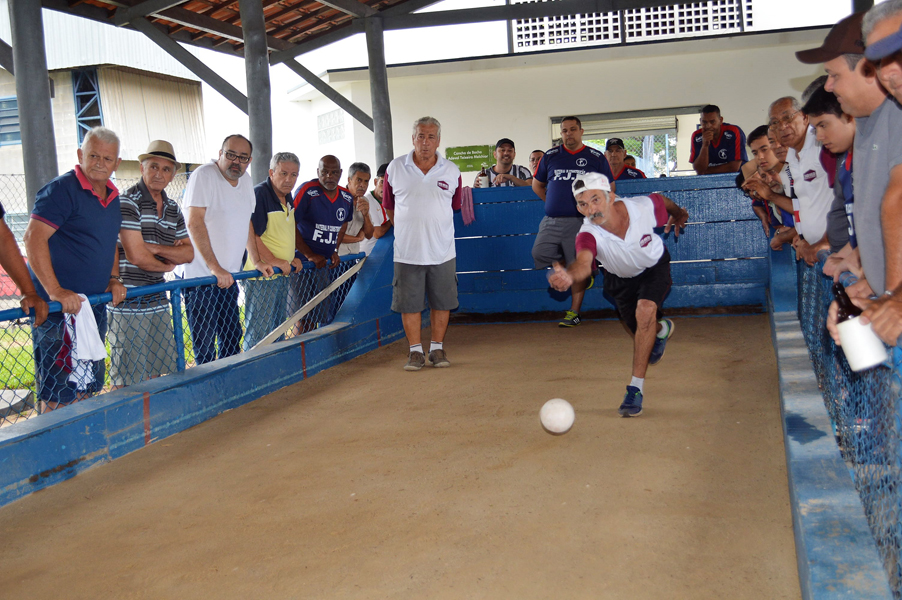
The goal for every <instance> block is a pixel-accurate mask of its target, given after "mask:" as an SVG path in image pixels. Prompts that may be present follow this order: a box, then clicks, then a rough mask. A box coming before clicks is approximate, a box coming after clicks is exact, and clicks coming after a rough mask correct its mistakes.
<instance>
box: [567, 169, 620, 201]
mask: <svg viewBox="0 0 902 600" xmlns="http://www.w3.org/2000/svg"><path fill="white" fill-rule="evenodd" d="M587 190H602V191H605V192H610V191H611V184H610V182H609V181H608V178H607V177H605V176H604V175H602V174H601V173H583V174H582V175H580V176H579V177H577V178H576V180H575V181H574V182H573V197H574V198H575V197H576V196H578V195H579V194H581V193H583V192H585V191H587Z"/></svg>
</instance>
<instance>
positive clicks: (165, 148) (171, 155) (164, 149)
mask: <svg viewBox="0 0 902 600" xmlns="http://www.w3.org/2000/svg"><path fill="white" fill-rule="evenodd" d="M148 158H165V159H166V160H171V161H172V162H173V163H175V170H176V171H178V170H179V169H181V168H182V163H180V162H179V161H177V160H175V150H174V149H173V148H172V144H170V143H169V142H167V141H165V140H154V141H152V142H151V143H150V145H148V146H147V152H145V153H144V154H139V155H138V162H144V161H145V160H147V159H148Z"/></svg>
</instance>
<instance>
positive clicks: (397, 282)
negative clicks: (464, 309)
mask: <svg viewBox="0 0 902 600" xmlns="http://www.w3.org/2000/svg"><path fill="white" fill-rule="evenodd" d="M391 285H392V299H391V309H392V310H393V311H395V312H399V313H402V314H403V313H418V312H422V311H424V310H425V309H426V297H427V296H428V297H429V308H431V309H432V310H454V309H455V308H457V307H458V306H459V304H458V302H457V259H456V258H452V259H451V260H449V261H447V262H443V263H442V264H440V265H408V264H406V263H399V262H396V263H395V276H394V279H393V280H392V284H391Z"/></svg>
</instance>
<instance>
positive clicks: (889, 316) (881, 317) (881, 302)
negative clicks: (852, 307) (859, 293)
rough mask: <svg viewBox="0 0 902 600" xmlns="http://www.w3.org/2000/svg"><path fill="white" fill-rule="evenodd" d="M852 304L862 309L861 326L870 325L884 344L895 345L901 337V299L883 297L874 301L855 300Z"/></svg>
mask: <svg viewBox="0 0 902 600" xmlns="http://www.w3.org/2000/svg"><path fill="white" fill-rule="evenodd" d="M852 302H854V303H855V304H856V305H858V306H860V307H861V308H863V309H864V312H863V313H861V322H862V324H864V325H867V324H868V323H870V324H871V329H873V330H874V333H876V334H877V337H879V338H880V339H881V340H883V343H884V344H887V345H889V346H895V345H897V342H898V341H899V337H900V336H902V299H899V298H896V297H895V296H887V295H884V296H880V297H879V298H877V299H876V300H869V299H866V298H856V299H854V300H852Z"/></svg>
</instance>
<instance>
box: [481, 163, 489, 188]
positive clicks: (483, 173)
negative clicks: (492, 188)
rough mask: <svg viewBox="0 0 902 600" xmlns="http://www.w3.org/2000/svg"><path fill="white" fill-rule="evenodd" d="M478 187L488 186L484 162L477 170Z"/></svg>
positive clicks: (487, 174) (487, 175)
mask: <svg viewBox="0 0 902 600" xmlns="http://www.w3.org/2000/svg"><path fill="white" fill-rule="evenodd" d="M479 187H481V188H487V187H489V173H488V171H486V164H485V163H483V164H482V169H481V170H480V171H479Z"/></svg>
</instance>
